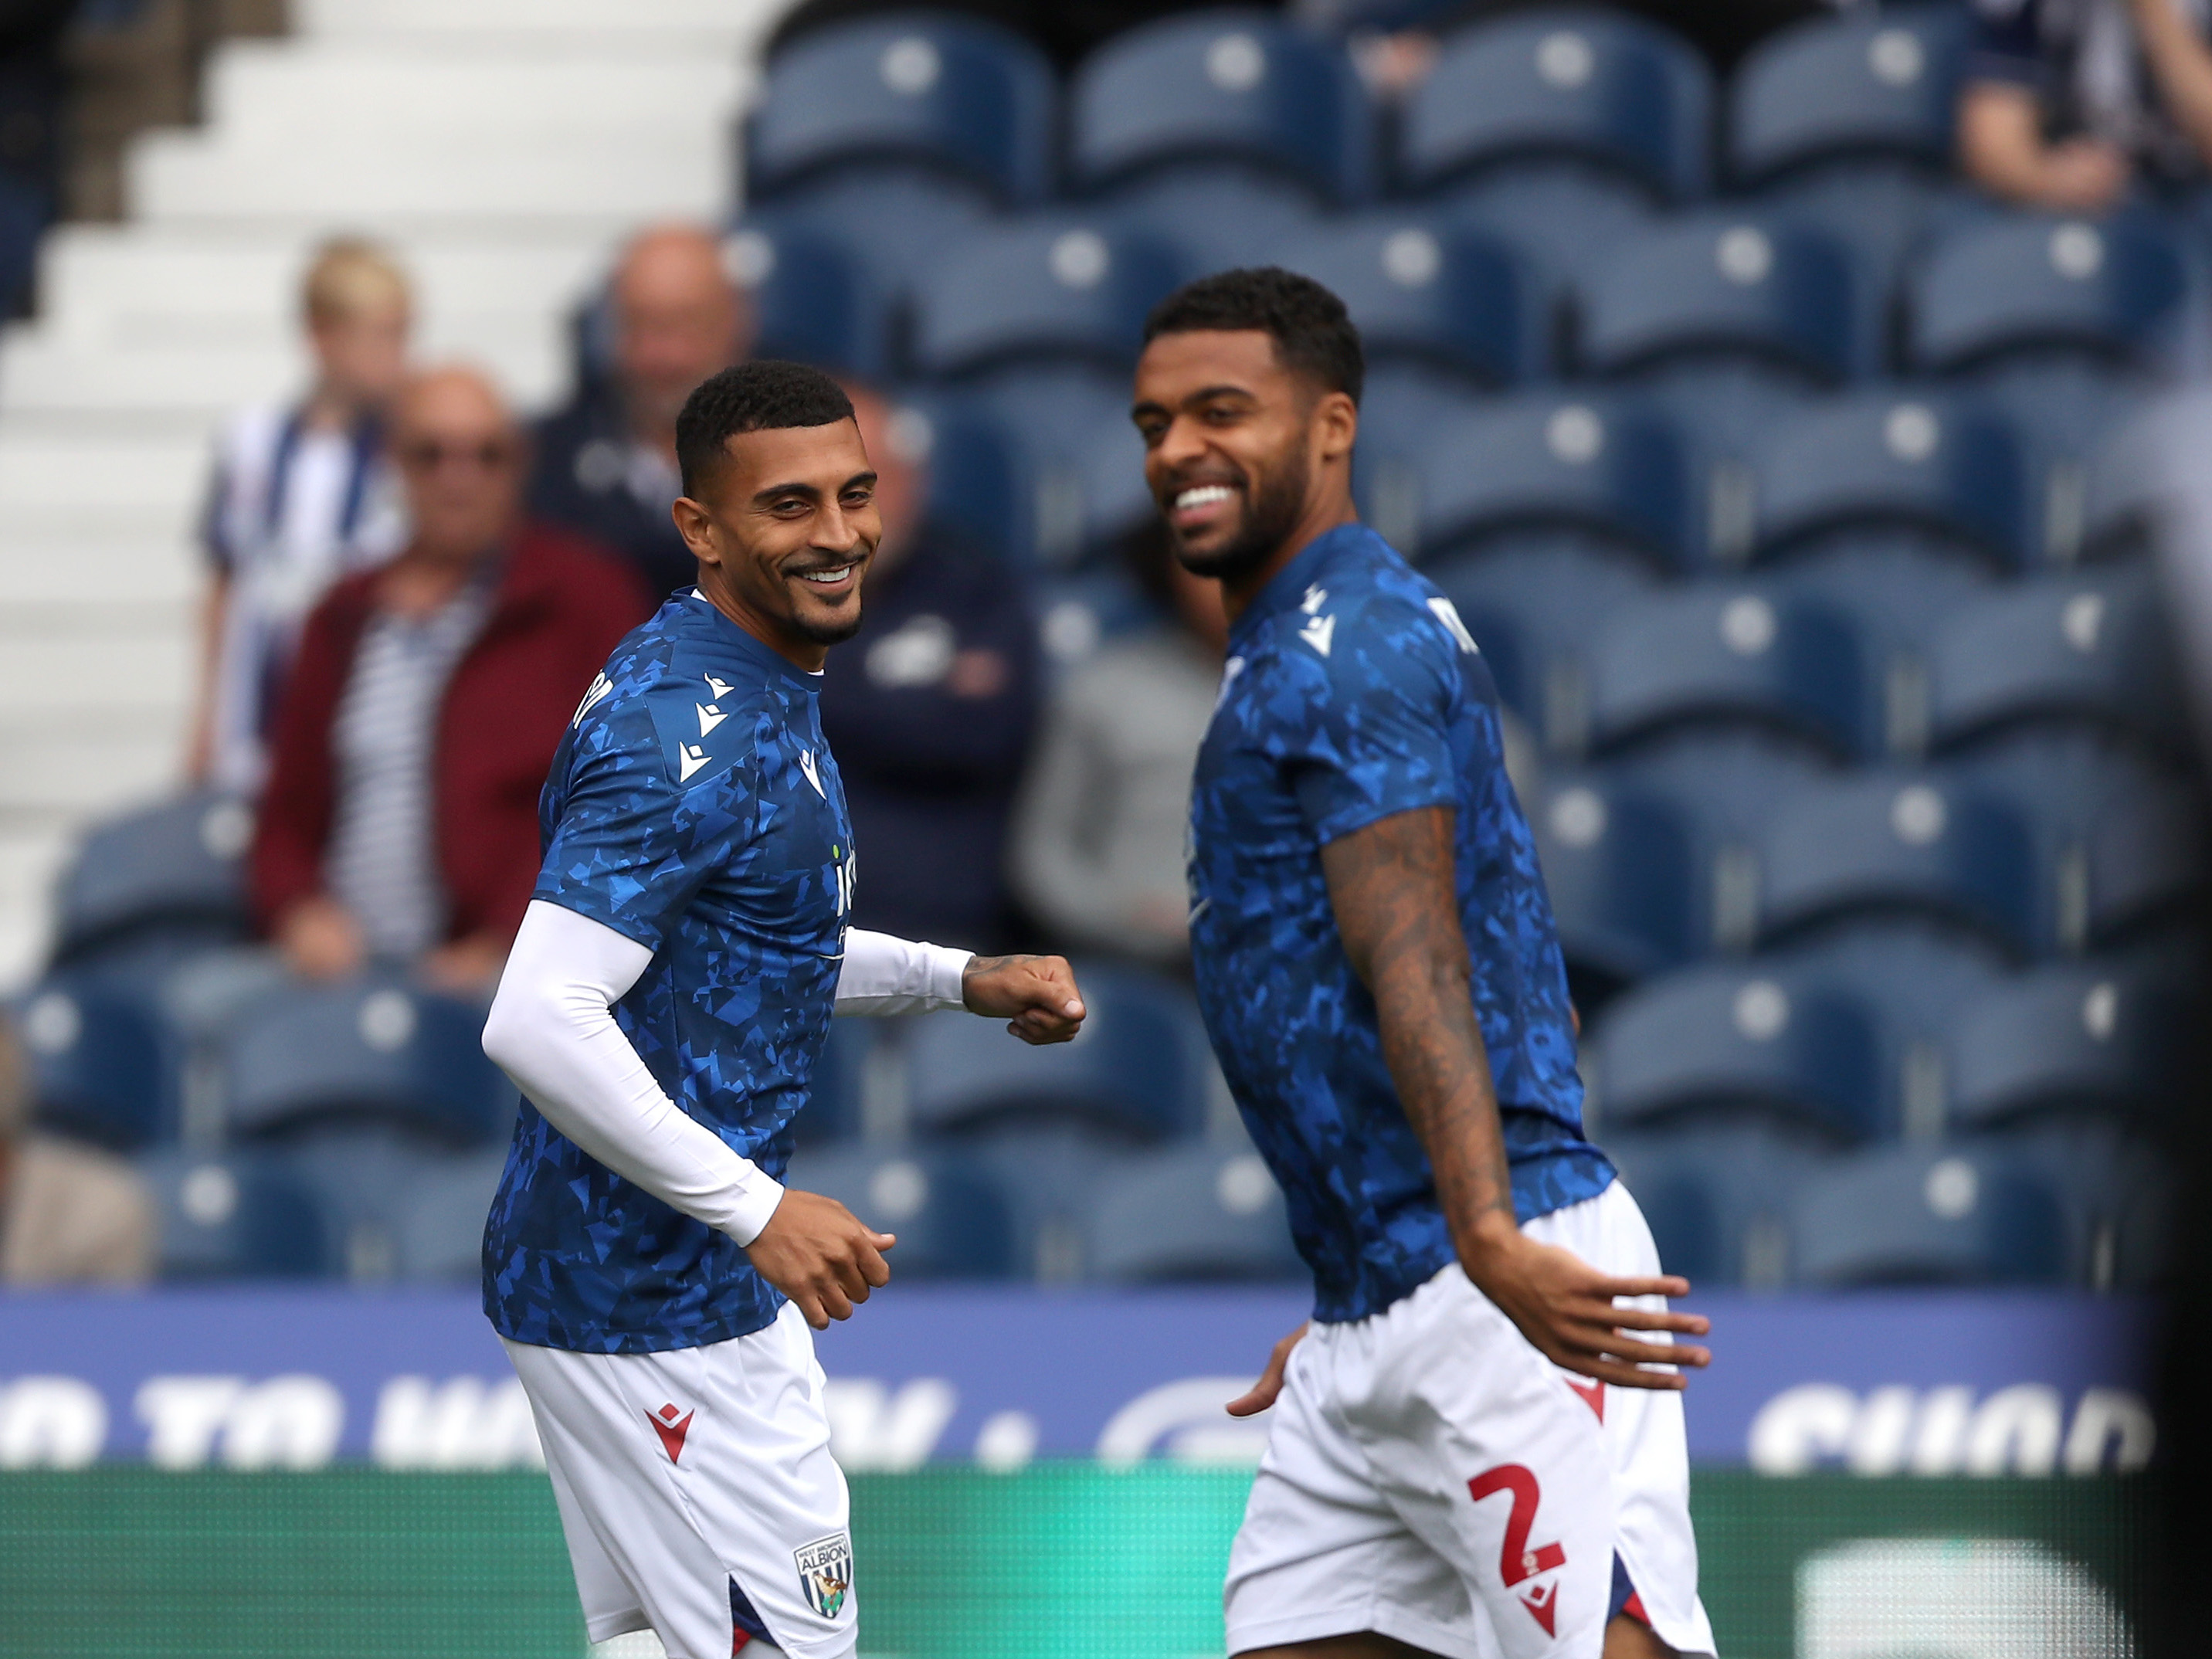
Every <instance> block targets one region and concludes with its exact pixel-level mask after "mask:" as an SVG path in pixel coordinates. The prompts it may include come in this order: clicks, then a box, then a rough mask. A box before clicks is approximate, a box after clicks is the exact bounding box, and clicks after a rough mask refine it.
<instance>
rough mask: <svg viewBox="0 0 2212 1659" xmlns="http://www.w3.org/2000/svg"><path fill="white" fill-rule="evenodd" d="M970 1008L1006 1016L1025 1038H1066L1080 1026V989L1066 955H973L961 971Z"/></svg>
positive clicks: (1040, 1040) (1009, 1026) (1037, 1040)
mask: <svg viewBox="0 0 2212 1659" xmlns="http://www.w3.org/2000/svg"><path fill="white" fill-rule="evenodd" d="M960 995H961V998H962V1000H963V1001H965V1002H966V1003H967V1005H968V1012H969V1013H971V1014H988V1015H992V1016H994V1017H995V1018H1000V1019H1003V1020H1006V1022H1007V1025H1006V1030H1009V1031H1011V1032H1012V1033H1013V1035H1014V1036H1018V1037H1019V1038H1020V1039H1021V1040H1022V1041H1023V1042H1035V1043H1046V1042H1068V1041H1070V1040H1071V1039H1072V1038H1073V1036H1075V1034H1076V1033H1077V1032H1078V1031H1079V1030H1082V1029H1083V1014H1084V1008H1083V995H1082V993H1080V992H1079V991H1078V990H1077V989H1076V988H1075V970H1074V969H1072V968H1070V967H1069V966H1068V965H1067V959H1066V957H974V958H973V959H971V960H970V961H969V963H968V969H967V971H966V972H965V973H963V974H962V975H960Z"/></svg>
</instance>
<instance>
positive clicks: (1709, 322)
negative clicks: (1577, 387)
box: [1576, 210, 1875, 382]
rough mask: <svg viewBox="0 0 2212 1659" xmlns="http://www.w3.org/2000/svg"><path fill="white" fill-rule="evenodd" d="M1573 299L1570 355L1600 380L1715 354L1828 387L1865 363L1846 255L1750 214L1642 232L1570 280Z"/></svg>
mask: <svg viewBox="0 0 2212 1659" xmlns="http://www.w3.org/2000/svg"><path fill="white" fill-rule="evenodd" d="M1576 291H1577V332H1576V353H1577V358H1578V360H1579V361H1580V362H1581V363H1582V365H1583V368H1586V369H1589V370H1590V371H1592V372H1595V373H1596V374H1605V375H1612V376H1619V375H1621V374H1629V373H1632V372H1633V371H1635V370H1638V369H1641V368H1650V367H1651V366H1653V365H1655V364H1659V363H1664V362H1670V361H1680V360H1682V359H1686V358H1687V359H1696V358H1700V357H1715V356H1719V357H1731V358H1750V359H1753V360H1755V361H1758V362H1762V363H1768V364H1772V365H1775V366H1777V367H1778V368H1783V369H1785V370H1788V371H1790V372H1792V373H1796V374H1802V375H1805V376H1807V377H1809V378H1810V379H1812V380H1815V381H1819V382H1832V381H1837V380H1844V379H1846V378H1848V377H1850V376H1851V375H1853V374H1860V373H1863V372H1865V371H1866V370H1867V369H1869V368H1872V367H1873V366H1874V362H1875V356H1874V347H1875V342H1874V341H1872V340H1869V339H1866V338H1863V330H1862V329H1861V328H1860V327H1859V325H1858V313H1859V311H1860V309H1861V299H1860V295H1859V294H1858V291H1857V284H1856V282H1855V277H1854V273H1853V270H1852V268H1851V258H1850V252H1848V250H1846V249H1845V248H1844V246H1842V245H1841V244H1839V243H1838V242H1836V241H1834V240H1832V239H1831V238H1830V237H1829V236H1828V235H1827V234H1826V233H1825V232H1822V231H1820V230H1818V229H1815V228H1812V227H1810V226H1808V225H1802V224H1797V223H1795V222H1790V221H1785V220H1781V219H1777V218H1772V217H1769V216H1763V215H1760V214H1758V213H1755V212H1751V213H1747V212H1744V211H1741V210H1737V211H1734V212H1711V213H1703V214H1696V215H1692V216H1689V217H1687V218H1683V219H1677V220H1674V221H1670V222H1667V223H1665V224H1662V225H1660V226H1658V227H1656V228H1653V229H1650V230H1648V231H1645V232H1644V233H1643V234H1640V235H1638V236H1635V237H1632V238H1631V239H1629V240H1626V241H1624V242H1622V243H1620V245H1619V246H1616V247H1613V248H1612V249H1609V250H1608V251H1607V254H1606V256H1605V258H1603V259H1602V260H1601V261H1600V262H1599V263H1598V264H1596V265H1595V266H1594V267H1592V268H1591V269H1589V270H1585V271H1583V272H1582V273H1580V274H1579V276H1578V279H1577V283H1576Z"/></svg>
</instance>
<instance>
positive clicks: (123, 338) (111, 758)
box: [0, 0, 781, 988]
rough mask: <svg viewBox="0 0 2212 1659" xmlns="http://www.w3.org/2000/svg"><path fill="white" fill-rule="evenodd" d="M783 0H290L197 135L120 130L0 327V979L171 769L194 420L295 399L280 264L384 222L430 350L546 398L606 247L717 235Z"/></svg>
mask: <svg viewBox="0 0 2212 1659" xmlns="http://www.w3.org/2000/svg"><path fill="white" fill-rule="evenodd" d="M780 10H781V4H780V0H651V3H649V4H637V3H625V0H295V5H294V20H295V33H294V34H293V35H291V36H290V37H288V38H286V39H283V40H241V41H234V42H232V43H230V44H228V45H227V46H223V47H222V49H221V50H220V51H219V52H217V53H216V56H215V57H214V58H212V60H211V61H210V65H209V68H208V71H207V72H208V76H209V80H208V83H207V85H206V87H205V88H204V90H205V94H206V97H205V100H204V101H205V107H206V112H207V124H206V125H204V127H202V128H199V129H197V130H193V131H155V132H150V133H148V134H146V135H144V136H143V137H141V138H140V139H138V140H137V143H136V144H135V146H134V148H133V149H132V151H131V154H130V155H129V157H128V159H127V161H126V189H127V193H128V199H129V206H130V213H129V218H128V220H127V222H125V223H123V224H120V225H72V226H64V227H62V228H58V229H57V230H56V231H55V232H54V233H53V234H52V235H51V236H50V237H49V238H48V239H47V243H46V246H45V248H44V249H43V250H42V255H41V258H42V265H41V278H40V294H41V296H42V305H43V311H42V313H41V314H40V316H39V317H38V318H37V319H34V320H33V321H32V322H30V323H28V324H25V325H16V326H14V327H11V328H10V329H9V330H8V331H7V333H6V335H5V337H4V338H3V339H0V988H4V987H14V986H18V985H21V983H23V982H24V981H25V980H26V979H27V978H28V977H29V976H30V975H33V973H35V972H36V970H37V969H38V967H39V965H40V961H41V959H42V956H43V952H44V951H45V948H46V935H47V930H48V917H47V891H48V888H49V886H50V884H51V881H52V875H53V872H54V871H55V870H56V869H57V868H58V866H59V865H60V863H61V862H62V860H64V857H65V856H66V854H67V850H68V848H69V846H70V842H71V838H72V836H73V835H74V833H75V831H76V829H77V828H78V827H79V826H80V825H81V824H82V823H84V822H86V821H87V820H88V818H92V817H98V816H100V815H102V814H105V813H108V812H112V811H116V810H118V809H119V808H122V807H125V806H128V805H131V804H133V803H135V802H137V801H140V800H143V799H148V798H150V797H153V796H156V795H159V794H160V793H162V792H163V791H165V790H167V789H169V788H171V787H174V785H175V784H176V782H177V780H178V757H179V752H180V749H181V742H182V731H183V724H184V720H185V714H186V702H187V699H188V697H189V696H190V692H191V676H192V663H191V657H192V617H193V612H194V609H195V606H196V604H197V596H198V593H199V592H200V587H201V583H202V573H201V570H200V568H199V560H198V554H197V550H196V549H195V547H194V545H193V543H192V537H191V531H192V526H193V524H194V521H195V519H196V516H197V511H198V507H199V504H200V500H201V495H202V491H203V489H204V482H205V465H206V458H207V446H208V441H209V437H210V432H211V430H212V428H213V427H214V424H215V422H216V421H217V420H218V419H219V418H220V416H221V415H222V412H223V411H224V410H228V409H229V408H231V407H232V406H234V405H235V404H239V403H241V402H244V401H247V400H252V399H258V398H271V397H277V396H282V395H284V394H286V393H287V392H289V390H291V389H292V388H294V387H295V386H298V385H299V384H300V382H301V378H302V375H303V374H304V372H305V371H304V365H303V362H302V359H301V352H300V349H299V346H298V343H297V338H296V324H295V317H294V313H293V302H294V295H295V287H296V283H297V277H298V273H299V271H300V270H301V266H302V264H303V263H304V260H305V256H306V253H307V250H308V248H309V247H310V246H312V245H313V242H314V241H315V240H317V239H318V238H319V237H320V236H323V235H325V234H330V233H331V232H335V231H362V232H368V233H370V234H375V235H378V236H380V237H382V238H384V239H386V240H388V241H389V242H390V243H392V245H393V246H396V247H397V248H398V250H399V251H400V252H401V253H402V254H403V256H404V258H405V259H406V261H407V263H408V264H409V266H410V270H411V271H412V273H413V275H414V276H415V278H416V284H417V289H418V293H419V295H420V307H421V314H420V318H419V321H418V341H419V345H420V349H421V351H422V355H423V356H426V357H430V358H437V357H445V356H465V357H469V358H471V359H474V360H476V361H477V362H482V363H483V364H485V365H487V366H488V367H489V368H491V369H492V370H493V372H494V373H495V374H497V375H498V377H499V378H500V379H501V381H502V382H503V383H504V384H505V385H506V386H507V388H508V390H509V391H510V392H511V393H512V394H513V396H514V397H515V398H517V400H518V401H519V402H520V403H522V404H525V405H528V406H537V405H541V404H545V403H548V402H550V401H551V400H553V399H555V398H558V397H559V396H561V395H562V393H563V392H564V391H565V389H566V388H565V381H566V379H567V372H568V371H567V343H566V336H565V327H566V319H567V314H568V309H569V307H571V306H572V305H573V304H574V301H575V300H576V299H577V297H578V296H579V295H580V294H582V293H583V292H584V291H585V290H586V289H587V288H588V287H589V285H590V284H591V283H592V282H593V281H595V280H596V279H597V277H598V276H599V273H600V272H601V271H602V270H604V268H605V263H606V260H607V258H608V255H609V252H610V251H611V247H612V246H613V245H614V243H615V242H616V241H617V240H618V239H619V238H620V237H621V236H622V234H623V233H624V232H625V231H626V230H628V229H629V228H632V227H635V226H636V225H638V224H640V223H642V222H647V221H649V220H652V219H655V218H659V217H664V216H696V217H705V218H718V217H720V216H721V215H722V214H723V213H724V212H726V210H727V207H728V204H729V203H730V202H731V200H732V197H733V189H734V163H735V156H736V149H735V124H736V118H737V116H738V113H739V112H740V110H741V108H742V106H743V104H744V98H745V96H746V95H747V93H748V91H749V89H750V85H751V82H752V80H753V74H754V71H753V69H752V65H753V63H754V61H755V58H756V56H757V44H758V40H759V39H760V36H761V35H762V33H763V32H764V30H765V28H766V27H768V25H769V23H770V22H772V21H773V19H774V17H775V15H776V14H777V13H778V12H779V11H780Z"/></svg>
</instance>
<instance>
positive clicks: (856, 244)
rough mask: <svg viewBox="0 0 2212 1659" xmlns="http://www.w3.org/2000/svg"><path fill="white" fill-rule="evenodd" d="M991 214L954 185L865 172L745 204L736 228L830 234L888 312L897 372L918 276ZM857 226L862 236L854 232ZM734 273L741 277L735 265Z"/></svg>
mask: <svg viewBox="0 0 2212 1659" xmlns="http://www.w3.org/2000/svg"><path fill="white" fill-rule="evenodd" d="M993 219H994V215H993V213H992V211H991V209H990V206H989V204H987V203H986V202H984V201H982V200H981V199H980V198H979V197H977V196H976V195H975V193H974V192H973V191H969V190H967V189H965V188H963V186H961V185H957V184H955V183H952V182H950V181H948V180H945V179H939V178H934V177H932V176H930V175H929V174H927V173H905V172H897V171H884V172H877V171H872V170H871V171H868V172H864V173H852V174H847V175H843V176H841V177H837V178H834V179H817V180H815V181H813V182H811V183H810V184H808V185H807V186H806V187H805V189H804V190H799V191H793V192H791V193H790V194H788V195H786V196H783V197H780V198H778V199H777V200H775V201H773V202H769V203H767V204H750V205H748V207H747V208H746V210H745V211H744V215H743V216H742V217H741V218H740V219H739V220H738V223H737V225H736V227H735V228H737V229H739V230H743V229H744V228H747V227H748V226H759V227H762V228H766V229H768V230H770V231H786V230H801V231H805V232H808V233H810V234H812V235H816V236H827V237H829V238H832V239H834V240H836V242H837V243H838V244H839V245H840V246H841V247H842V249H843V250H844V252H845V254H846V256H847V258H848V259H850V260H851V261H853V262H854V264H857V265H858V266H859V268H860V270H861V271H862V272H863V273H864V274H865V276H866V279H867V281H866V286H867V288H868V289H869V290H870V291H871V293H872V297H873V298H874V299H875V301H877V302H878V303H880V304H881V305H882V306H884V307H885V309H886V310H887V311H888V312H889V313H890V318H891V322H892V328H893V333H894V336H895V341H894V350H893V362H894V365H895V366H896V368H898V369H899V370H900V372H901V373H903V372H904V368H905V362H906V356H905V354H906V352H907V349H908V344H907V340H906V328H907V325H908V316H907V313H908V308H909V307H911V305H912V303H913V299H914V287H915V278H916V276H917V274H918V273H919V272H920V271H921V270H925V269H927V266H928V265H929V264H930V263H931V262H932V261H933V260H934V259H936V258H938V257H939V255H941V254H942V253H943V252H945V249H946V248H948V247H950V246H952V245H953V244H954V243H957V242H958V241H961V240H963V239H965V238H967V237H969V236H972V235H974V234H975V233H976V232H977V231H979V230H981V229H982V228H984V227H986V226H987V225H988V224H990V223H991V222H993ZM862 226H865V227H866V232H867V234H865V235H862V234H858V231H857V228H859V227H862ZM732 263H733V264H738V262H737V261H734V260H733V261H732ZM737 274H738V276H741V277H742V276H744V274H745V272H744V267H743V265H742V264H738V271H737Z"/></svg>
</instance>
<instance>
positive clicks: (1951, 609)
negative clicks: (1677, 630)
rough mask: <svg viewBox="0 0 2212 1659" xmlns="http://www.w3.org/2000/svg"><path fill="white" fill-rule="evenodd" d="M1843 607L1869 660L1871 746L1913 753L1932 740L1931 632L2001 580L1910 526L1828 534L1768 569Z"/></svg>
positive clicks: (1775, 577) (1796, 588)
mask: <svg viewBox="0 0 2212 1659" xmlns="http://www.w3.org/2000/svg"><path fill="white" fill-rule="evenodd" d="M1769 580H1771V581H1772V582H1773V583H1774V584H1775V585H1776V586H1778V587H1779V588H1781V589H1784V590H1786V591H1788V592H1796V593H1802V594H1808V595H1811V596H1814V598H1817V599H1819V600H1820V602H1821V603H1823V604H1825V605H1830V606H1832V607H1833V608H1835V609H1837V610H1838V611H1844V612H1845V613H1847V614H1848V615H1849V616H1850V618H1851V625H1852V629H1853V631H1854V632H1855V633H1856V634H1857V635H1858V641H1859V659H1860V661H1861V664H1862V665H1863V668H1864V670H1865V675H1864V689H1865V691H1866V694H1867V702H1866V705H1865V707H1864V708H1863V726H1862V728H1861V729H1862V731H1863V734H1864V742H1865V745H1866V752H1867V753H1869V754H1870V755H1871V754H1875V753H1878V752H1880V753H1887V754H1888V755H1889V756H1891V757H1893V758H1895V759H1899V760H1905V759H1917V758H1918V757H1920V756H1921V755H1922V754H1923V753H1924V752H1925V751H1926V750H1927V748H1928V744H1929V712H1928V674H1927V651H1928V642H1929V639H1930V638H1932V637H1933V636H1934V635H1936V634H1937V633H1939V632H1940V631H1941V630H1942V628H1943V626H1944V624H1945V623H1946V622H1947V621H1948V618H1949V617H1952V616H1953V615H1954V614H1955V613H1956V612H1958V611H1960V610H1962V609H1964V608H1966V607H1967V606H1970V605H1974V604H1976V603H1977V602H1978V601H1980V600H1981V599H1983V597H1984V595H1986V594H1988V593H1990V592H1991V591H1992V590H1993V588H1994V586H1995V584H1994V583H1993V581H1992V580H1991V579H1990V573H1989V571H1988V569H1987V568H1986V566H1984V565H1983V564H1982V563H1981V562H1978V561H1975V560H1971V559H1964V558H1960V557H1959V556H1957V554H1956V553H1955V551H1954V550H1950V549H1948V548H1947V547H1946V546H1945V545H1944V544H1942V543H1940V542H1934V541H1932V540H1931V539H1929V538H1921V537H1918V536H1917V535H1916V534H1915V533H1914V532H1911V531H1909V530H1893V531H1870V532H1852V533H1846V534H1843V535H1839V536H1836V537H1833V538H1830V539H1828V540H1826V541H1825V542H1822V543H1820V544H1819V545H1818V546H1817V547H1814V548H1813V549H1810V550H1805V551H1802V552H1801V553H1800V555H1799V556H1797V557H1796V558H1794V559H1792V560H1790V561H1789V562H1786V563H1784V564H1782V565H1780V566H1778V567H1777V568H1776V569H1775V571H1774V573H1773V574H1772V575H1771V577H1770V578H1769Z"/></svg>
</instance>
